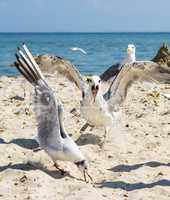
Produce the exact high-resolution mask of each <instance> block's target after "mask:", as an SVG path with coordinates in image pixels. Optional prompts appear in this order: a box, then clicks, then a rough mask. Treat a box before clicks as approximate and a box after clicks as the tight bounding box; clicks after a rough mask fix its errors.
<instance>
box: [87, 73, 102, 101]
mask: <svg viewBox="0 0 170 200" xmlns="http://www.w3.org/2000/svg"><path fill="white" fill-rule="evenodd" d="M87 83H88V85H89V88H90V90H91V94H92V96H93V97H94V100H95V98H96V96H97V94H98V92H99V90H100V87H101V79H100V77H99V76H92V77H89V78H87Z"/></svg>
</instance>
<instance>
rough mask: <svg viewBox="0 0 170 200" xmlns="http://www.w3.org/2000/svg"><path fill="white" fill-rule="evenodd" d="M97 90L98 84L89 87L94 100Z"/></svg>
mask: <svg viewBox="0 0 170 200" xmlns="http://www.w3.org/2000/svg"><path fill="white" fill-rule="evenodd" d="M98 91H99V85H96V86H95V85H93V86H92V87H91V92H92V95H93V97H94V102H95V98H96V95H97V93H98Z"/></svg>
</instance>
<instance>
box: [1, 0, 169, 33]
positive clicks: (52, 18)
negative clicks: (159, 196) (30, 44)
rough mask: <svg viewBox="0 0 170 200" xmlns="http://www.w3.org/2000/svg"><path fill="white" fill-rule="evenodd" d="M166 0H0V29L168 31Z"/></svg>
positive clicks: (32, 30)
mask: <svg viewBox="0 0 170 200" xmlns="http://www.w3.org/2000/svg"><path fill="white" fill-rule="evenodd" d="M169 8H170V0H0V32H145V31H148V32H154V31H157V32H163V31H167V32H169V31H170V11H169Z"/></svg>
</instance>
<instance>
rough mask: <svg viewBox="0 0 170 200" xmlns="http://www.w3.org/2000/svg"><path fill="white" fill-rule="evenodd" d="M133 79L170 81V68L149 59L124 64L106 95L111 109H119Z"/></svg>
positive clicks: (159, 81)
mask: <svg viewBox="0 0 170 200" xmlns="http://www.w3.org/2000/svg"><path fill="white" fill-rule="evenodd" d="M135 80H139V81H149V82H157V83H170V69H169V68H167V67H164V66H160V65H158V64H156V63H154V62H151V61H146V62H135V63H132V64H126V65H124V66H123V67H122V69H121V71H120V72H119V74H118V76H117V77H116V79H115V81H114V82H113V84H112V86H111V87H110V89H109V91H108V92H107V95H106V96H107V99H108V105H109V107H110V110H111V111H114V110H115V111H116V110H117V109H119V106H120V105H121V104H122V103H123V101H124V100H125V97H126V94H127V90H128V88H129V87H130V85H131V84H132V83H133V82H134V81H135Z"/></svg>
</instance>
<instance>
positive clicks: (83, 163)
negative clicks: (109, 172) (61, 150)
mask: <svg viewBox="0 0 170 200" xmlns="http://www.w3.org/2000/svg"><path fill="white" fill-rule="evenodd" d="M75 165H76V166H77V167H78V168H79V170H80V171H81V172H82V173H83V175H84V181H85V182H86V183H88V182H89V181H88V179H87V177H88V178H89V179H90V181H91V182H92V183H94V182H93V179H92V177H91V176H90V174H89V173H88V163H87V160H81V161H78V162H75Z"/></svg>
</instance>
